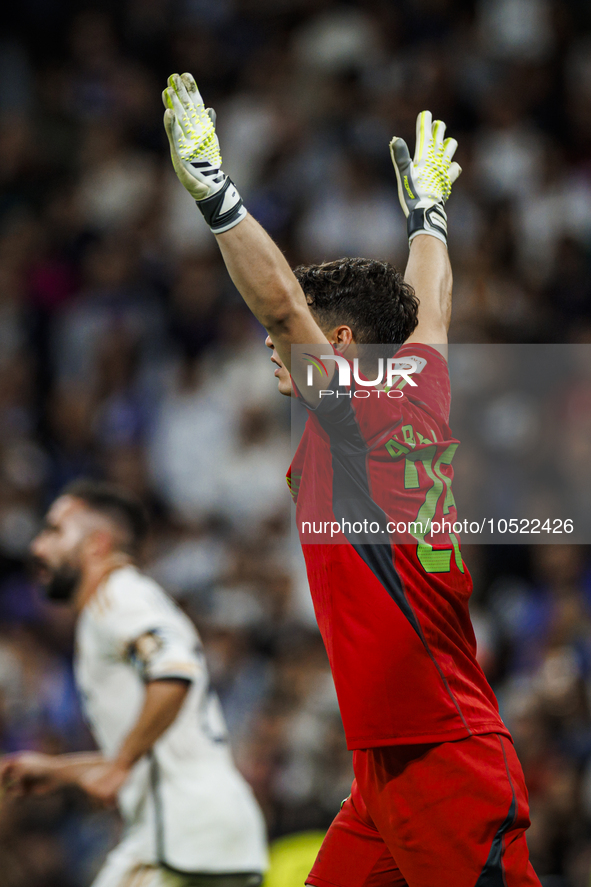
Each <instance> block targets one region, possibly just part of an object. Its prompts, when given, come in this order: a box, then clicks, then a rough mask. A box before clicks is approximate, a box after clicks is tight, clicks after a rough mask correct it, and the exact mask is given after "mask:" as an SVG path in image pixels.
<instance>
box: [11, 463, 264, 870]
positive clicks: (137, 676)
mask: <svg viewBox="0 0 591 887" xmlns="http://www.w3.org/2000/svg"><path fill="white" fill-rule="evenodd" d="M146 528H147V524H146V518H145V516H144V512H143V509H142V506H141V504H140V503H139V502H138V501H136V500H135V498H134V497H133V496H131V495H130V494H128V493H127V492H125V491H124V490H120V489H118V488H116V487H113V486H111V485H109V484H105V483H101V482H96V481H77V482H75V483H74V484H72V485H71V486H70V487H68V488H67V489H66V490H65V492H64V493H62V494H61V495H60V496H59V497H58V498H57V499H56V500H55V502H54V503H53V505H52V506H51V507H50V509H49V511H48V513H47V516H46V519H45V524H44V526H43V528H42V529H41V532H40V533H39V535H38V536H37V537H36V539H35V540H34V541H33V543H32V545H31V549H32V554H33V557H34V559H35V562H36V565H37V568H38V572H39V577H40V580H41V582H42V584H43V585H44V586H45V588H46V591H47V594H48V596H49V597H50V598H51V599H53V600H60V601H63V602H69V603H70V604H71V605H72V606H73V607H74V609H75V611H76V613H77V616H78V619H77V627H76V654H75V673H76V682H77V685H78V689H79V691H80V695H81V698H82V704H83V708H84V712H85V716H86V719H87V721H88V724H89V726H90V729H91V731H92V733H93V736H94V738H95V740H96V743H97V746H98V748H99V749H100V751H99V752H91V753H88V754H86V753H80V754H70V755H45V754H40V753H36V752H20V753H18V754H16V755H9V756H7V757H5V758H4V759H2V760H1V761H0V780H1V783H2V785H3V787H4V789H5V790H6V792H7V793H8V794H9V795H14V796H18V795H20V794H26V793H28V792H33V793H35V792H37V793H39V792H46V791H51V790H52V789H55V788H59V787H60V786H63V785H67V784H70V785H71V784H75V785H78V786H80V787H81V788H83V789H84V790H85V791H86V792H87V793H88V794H89V795H90V796H91V797H93V798H95V799H96V800H98V801H100V802H102V803H105V804H113V803H118V806H119V809H120V811H121V814H122V816H123V820H124V823H125V832H124V835H123V838H122V840H121V842H120V844H119V845H118V846H117V847H116V848H115V849H114V850H113V851H112V852H111V853H110V854H109V855H108V857H107V859H106V862H105V864H104V866H103V868H102V869H101V871H100V872H99V874H98V876H97V878H96V880H95V882H94V884H93V887H213V885H216V887H256V885H258V884H260V883H261V880H262V873H263V871H264V869H265V868H266V862H267V855H266V840H265V829H264V823H263V818H262V815H261V812H260V810H259V808H258V805H257V803H256V801H255V799H254V796H253V794H252V792H251V790H250V787H249V786H248V785H247V783H246V782H245V780H244V779H243V778H242V776H241V775H240V773H239V772H238V770H237V769H236V767H235V766H234V763H233V761H232V757H231V753H230V750H229V747H228V742H227V737H226V729H225V724H224V719H223V715H222V712H221V709H220V707H219V702H218V700H217V696H216V695H215V693H214V692H213V691H211V689H210V687H209V679H208V674H207V668H206V664H205V659H204V656H203V652H202V648H201V643H200V640H199V636H198V634H197V632H196V630H195V628H194V626H193V624H192V623H191V622H190V620H189V619H188V618H187V617H186V616H185V615H184V614H183V613H182V612H181V611H180V610H179V608H178V607H177V606H176V605H175V604H174V603H173V601H171V600H170V598H168V597H167V595H166V594H165V593H164V592H163V590H162V589H161V588H160V587H159V586H158V585H157V584H156V583H155V582H154V581H153V580H151V579H149V578H148V577H147V576H144V575H142V573H140V571H139V570H138V568H137V567H136V566H135V563H134V558H135V556H136V553H137V551H138V548H139V546H140V544H141V542H142V540H143V538H144V536H145V533H146Z"/></svg>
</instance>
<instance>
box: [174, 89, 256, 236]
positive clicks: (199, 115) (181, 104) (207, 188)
mask: <svg viewBox="0 0 591 887" xmlns="http://www.w3.org/2000/svg"><path fill="white" fill-rule="evenodd" d="M162 101H163V102H164V107H165V108H166V111H165V112H164V128H165V129H166V134H167V136H168V141H169V142H170V154H171V157H172V165H173V166H174V171H175V172H176V174H177V176H178V179H179V181H180V183H181V184H182V185H183V186H184V187H185V188H186V189H187V191H188V192H189V194H190V195H191V196H192V197H193V198H194V199H195V200H196V202H197V206H198V207H199V209H200V210H201V212H202V214H203V217H204V219H205V221H206V222H207V224H208V225H209V227H210V228H211V230H212V231H213V233H214V234H221V233H222V232H223V231H228V230H229V229H230V228H233V227H234V225H237V224H238V222H241V221H242V219H243V218H244V217H245V216H246V209H245V208H244V206H243V203H242V198H241V197H240V194H239V193H238V191H237V190H236V186H235V185H234V183H233V182H232V180H231V179H230V178H229V177H228V176H227V175H225V173H224V172H223V171H222V155H221V153H220V146H219V142H218V137H217V135H216V132H215V113H214V111H213V110H212V109H211V108H207V109H206V108H205V106H204V104H203V99H202V98H201V94H200V93H199V90H198V89H197V84H196V83H195V80H194V79H193V77H192V75H191V74H183V75H182V76H180V77H179V75H178V74H172V76H170V77H169V78H168V86H167V88H166V89H165V90H164V92H163V93H162Z"/></svg>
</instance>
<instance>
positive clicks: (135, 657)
mask: <svg viewBox="0 0 591 887" xmlns="http://www.w3.org/2000/svg"><path fill="white" fill-rule="evenodd" d="M92 609H93V610H94V616H95V618H96V621H97V625H99V626H100V631H101V635H102V642H103V644H104V646H105V648H106V649H107V650H108V651H109V654H110V655H111V656H113V657H114V658H116V659H118V660H120V661H123V662H127V663H129V664H130V665H132V666H133V667H134V668H135V669H136V670H137V672H138V673H139V675H140V677H141V678H142V680H143V681H145V682H149V681H156V680H166V679H177V680H179V679H180V680H187V681H194V680H195V679H197V678H198V677H199V676H200V675H202V674H203V660H202V657H201V656H200V643H199V638H198V636H197V633H196V631H195V629H194V628H193V625H192V624H191V622H190V621H189V619H187V617H186V616H185V615H184V614H183V613H182V612H181V611H180V610H179V609H178V608H177V607H176V606H175V605H174V604H173V603H172V602H171V601H170V600H169V599H168V597H167V596H166V595H165V594H164V593H163V591H162V590H161V588H160V586H159V585H157V584H156V583H155V582H153V581H152V580H151V579H149V578H148V577H147V576H143V575H142V574H140V573H139V572H138V571H137V570H136V569H135V568H134V567H128V568H126V569H124V570H119V571H117V573H115V574H113V575H112V576H111V577H110V578H109V581H108V582H107V583H105V585H104V586H103V588H102V589H101V590H100V591H99V593H98V594H97V595H96V598H95V600H94V601H93V603H92Z"/></svg>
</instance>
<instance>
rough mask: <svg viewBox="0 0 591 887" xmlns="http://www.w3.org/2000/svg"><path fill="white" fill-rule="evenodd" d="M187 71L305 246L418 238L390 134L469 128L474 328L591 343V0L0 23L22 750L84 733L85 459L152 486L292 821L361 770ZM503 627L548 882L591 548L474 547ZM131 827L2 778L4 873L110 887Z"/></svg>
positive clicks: (225, 6) (16, 704)
mask: <svg viewBox="0 0 591 887" xmlns="http://www.w3.org/2000/svg"><path fill="white" fill-rule="evenodd" d="M174 71H176V72H179V73H181V72H183V71H190V72H192V73H193V74H194V76H195V78H196V80H197V82H198V84H199V86H200V88H201V90H202V93H203V95H204V98H205V101H206V104H207V105H211V106H213V107H214V108H215V109H216V111H217V119H218V132H219V136H220V142H221V147H222V154H223V157H224V169H225V170H226V171H227V172H228V173H229V174H231V175H232V177H233V179H234V180H235V181H236V183H237V185H238V187H239V189H240V191H241V193H242V195H243V197H244V199H245V203H246V206H247V207H248V209H249V210H250V211H251V212H252V213H253V215H255V217H256V218H258V219H259V221H260V222H261V223H262V224H263V225H264V226H265V227H266V228H267V229H268V230H269V231H270V233H271V234H272V235H273V237H274V238H275V239H276V240H277V241H278V243H279V244H280V245H281V247H282V249H283V250H284V251H285V253H286V255H287V256H288V259H289V261H290V262H291V263H292V264H296V263H298V262H300V261H314V260H322V259H324V258H335V257H336V256H338V255H367V256H369V257H376V258H388V259H391V260H393V261H394V262H396V263H398V264H401V263H402V264H403V263H404V261H405V254H406V239H405V225H404V220H403V217H402V214H401V211H400V209H399V206H398V202H397V196H396V188H395V179H394V175H393V171H392V168H391V163H390V158H389V153H388V142H389V140H390V138H391V137H392V136H393V135H395V134H396V135H399V136H403V137H405V138H406V139H407V141H408V142H409V143H413V142H414V122H415V118H416V115H417V113H418V111H420V110H422V109H423V108H429V109H430V110H432V112H433V114H434V116H435V117H441V118H442V119H444V120H445V121H446V123H447V124H448V132H449V133H450V134H452V135H453V136H454V137H456V138H457V139H458V141H459V143H460V147H459V149H458V153H457V155H456V157H457V159H458V161H459V162H460V164H461V166H462V167H463V174H462V176H461V178H460V179H459V181H458V182H457V184H456V185H455V186H454V193H453V197H452V200H451V201H450V204H449V207H448V209H449V223H450V251H451V256H452V263H453V267H454V274H455V303H454V320H453V324H452V330H451V334H452V340H455V341H458V342H505V341H508V342H577V343H589V342H591V298H590V296H591V11H590V9H589V4H588V3H586V2H585V0H568V2H567V0H554V2H552V0H478V2H471V0H397V2H392V0H364V2H361V0H358V2H345V0H118V2H117V3H115V2H108V0H101V2H100V4H96V5H94V6H90V5H89V6H88V7H87V6H86V5H85V4H84V3H81V2H78V3H76V2H67V0H20V2H19V3H17V4H10V5H9V7H8V8H7V9H6V10H3V29H2V34H1V35H0V752H7V751H14V750H16V749H19V748H23V747H27V748H37V749H41V750H45V751H51V752H59V751H75V750H79V749H85V748H88V747H90V741H91V740H90V737H89V735H88V733H87V730H86V728H85V726H84V725H83V723H82V721H81V718H80V714H79V709H78V705H77V702H76V696H75V690H74V687H73V681H72V671H71V647H72V620H71V617H70V616H68V614H67V613H65V612H63V611H62V610H60V608H56V607H50V606H49V605H48V604H47V603H45V602H44V601H43V599H42V597H41V596H40V595H39V592H38V589H36V588H35V586H34V585H33V584H32V582H31V580H30V578H29V577H28V574H27V571H26V565H25V561H26V553H27V546H28V543H29V541H30V539H31V537H32V535H33V534H34V533H35V531H36V528H37V527H38V523H39V519H40V517H41V515H42V513H43V510H44V509H45V507H46V506H47V504H48V503H49V502H50V501H51V499H52V497H53V496H54V495H55V494H56V493H57V491H59V489H60V488H61V487H62V486H63V484H65V483H66V482H68V481H69V480H71V479H73V478H75V477H78V476H81V475H88V476H95V477H103V478H107V479H110V480H114V481H117V482H120V483H123V484H125V485H126V486H128V487H130V488H131V489H133V490H134V491H135V492H137V493H138V494H139V495H140V496H142V498H143V499H144V500H145V501H146V502H147V503H148V505H149V508H150V512H151V516H152V526H153V529H152V534H151V537H150V540H149V544H148V546H147V550H146V553H145V566H146V569H148V571H149V572H150V573H152V574H153V575H154V576H155V577H156V578H157V579H159V580H160V581H161V582H162V583H163V585H164V586H165V587H166V588H167V589H168V590H169V591H170V592H171V593H172V594H173V595H174V596H175V597H176V598H177V600H179V601H180V602H181V604H182V606H183V607H184V608H185V609H186V610H187V612H188V613H189V614H190V615H191V616H192V617H193V618H194V619H195V621H196V624H197V625H198V627H199V629H200V631H201V633H202V636H203V639H204V643H205V647H206V651H207V654H208V659H209V667H210V670H211V673H212V679H213V683H214V685H215V686H216V688H217V690H218V692H219V694H220V697H221V700H222V704H223V706H224V709H225V713H226V716H227V719H228V723H229V726H230V732H231V736H232V742H233V748H234V752H235V755H236V758H237V761H238V763H239V766H240V767H241V769H242V771H243V772H244V773H245V775H246V776H247V778H248V779H249V781H250V782H251V784H252V785H253V787H254V789H255V791H256V793H257V796H258V798H259V800H260V802H261V805H262V807H263V809H264V812H265V815H266V818H267V822H268V826H269V833H270V835H271V836H272V837H276V836H280V835H284V834H288V833H290V832H294V831H298V830H302V829H309V828H310V829H316V828H320V829H322V828H325V827H326V826H327V825H328V824H329V822H330V821H331V819H332V817H333V816H334V814H335V812H336V810H338V805H339V802H340V801H341V799H342V798H344V797H346V795H347V794H348V792H349V787H350V782H351V778H352V770H351V762H350V755H349V753H348V752H347V751H346V748H345V744H344V737H343V732H342V727H341V723H340V719H339V715H338V708H337V703H336V697H335V693H334V688H333V685H332V680H331V678H330V673H329V670H328V665H327V661H326V657H325V654H324V651H323V647H322V644H321V642H320V639H319V636H318V633H317V631H316V629H315V624H314V618H313V614H312V612H311V604H310V602H309V594H308V590H307V585H306V580H305V574H304V571H303V568H302V561H301V559H300V557H298V555H297V552H296V550H295V548H294V545H293V543H292V540H291V536H290V532H289V505H288V503H289V499H288V492H287V487H286V485H285V481H284V474H285V470H286V468H287V466H288V464H289V459H290V432H289V403H288V402H286V401H285V400H282V398H281V397H280V396H279V395H277V393H276V382H275V380H274V378H273V367H272V365H271V364H270V363H269V354H268V353H266V349H265V347H264V338H265V334H264V331H263V330H262V328H261V327H260V326H259V325H258V324H257V323H256V322H255V321H254V320H253V319H252V318H251V316H250V315H249V313H248V312H247V311H246V310H245V309H244V307H243V305H242V303H241V300H240V298H239V296H238V294H237V293H236V291H235V290H234V289H233V287H232V285H231V283H230V281H229V279H228V277H227V275H226V273H225V271H224V268H223V265H222V264H221V261H220V257H219V255H218V252H217V249H216V245H215V242H214V240H213V237H212V236H211V234H210V232H209V231H208V230H207V228H206V226H205V224H204V223H203V221H202V219H201V217H200V216H199V213H198V212H197V211H196V209H195V206H194V204H193V202H192V201H191V199H190V198H189V197H188V195H187V194H186V193H185V192H184V190H183V189H182V187H181V186H180V185H179V184H178V182H177V180H176V178H175V176H174V174H173V172H172V169H171V166H170V162H169V157H168V154H167V146H166V144H165V138H164V136H163V131H162V125H161V117H162V111H163V108H162V105H161V103H160V92H161V90H162V89H163V87H164V86H165V85H166V77H167V76H168V75H169V74H170V73H172V72H174ZM465 559H466V561H467V563H468V566H469V567H470V569H471V570H472V571H473V573H474V577H475V587H476V592H475V597H474V601H475V605H474V615H475V622H476V628H477V633H478V638H479V651H480V652H479V655H480V658H481V661H482V664H483V667H484V668H485V670H486V671H487V674H488V675H489V677H490V679H491V681H492V682H493V685H494V687H495V689H496V691H497V692H498V694H499V699H500V702H501V706H502V710H503V714H504V716H505V717H506V719H507V722H508V723H509V725H510V727H511V728H512V729H513V730H514V733H515V738H516V743H517V746H518V751H519V753H520V755H521V759H522V761H523V764H524V768H525V771H526V777H527V780H528V784H529V788H530V794H531V801H532V819H533V826H532V829H531V831H530V847H531V851H532V859H533V862H534V864H535V865H536V867H537V870H538V872H539V873H540V874H541V875H543V876H544V885H545V887H583V885H585V887H587V884H588V882H589V873H590V871H591V702H590V699H591V697H590V693H591V552H589V551H588V550H587V548H585V547H574V546H572V547H569V546H548V547H542V546H532V548H531V549H525V548H522V547H517V546H512V547H507V548H506V549H502V550H497V549H492V548H486V547H484V546H483V547H481V548H477V547H472V546H470V547H467V548H466V552H465ZM117 830H118V823H117V820H116V818H115V817H114V816H113V815H112V814H111V813H109V812H105V811H101V810H97V809H92V808H90V807H89V806H88V805H87V803H86V802H85V800H84V798H82V797H81V796H80V795H79V794H78V793H76V792H75V791H72V792H63V793H60V794H58V795H55V796H51V797H47V798H42V799H35V800H31V801H27V802H23V803H21V804H19V805H17V806H14V805H8V804H6V803H4V804H2V803H1V802H0V873H1V874H0V883H1V884H2V887H58V885H59V887H87V885H88V884H89V883H90V880H91V878H92V876H93V874H94V872H95V871H96V868H97V866H98V864H99V862H100V859H101V856H102V854H103V853H104V852H105V851H106V849H107V848H108V847H109V846H111V844H112V843H113V842H114V840H116V837H117Z"/></svg>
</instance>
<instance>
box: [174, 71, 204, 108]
mask: <svg viewBox="0 0 591 887" xmlns="http://www.w3.org/2000/svg"><path fill="white" fill-rule="evenodd" d="M179 79H180V81H181V83H182V84H183V86H184V88H185V90H186V92H187V97H188V99H189V101H190V102H191V103H192V105H193V107H194V108H195V110H196V111H197V115H198V116H199V117H200V116H201V115H202V114H203V113H204V111H205V107H204V102H203V99H202V97H201V93H200V92H199V89H198V87H197V84H196V83H195V78H194V77H193V75H192V74H188V73H187V74H181V76H180V78H179Z"/></svg>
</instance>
